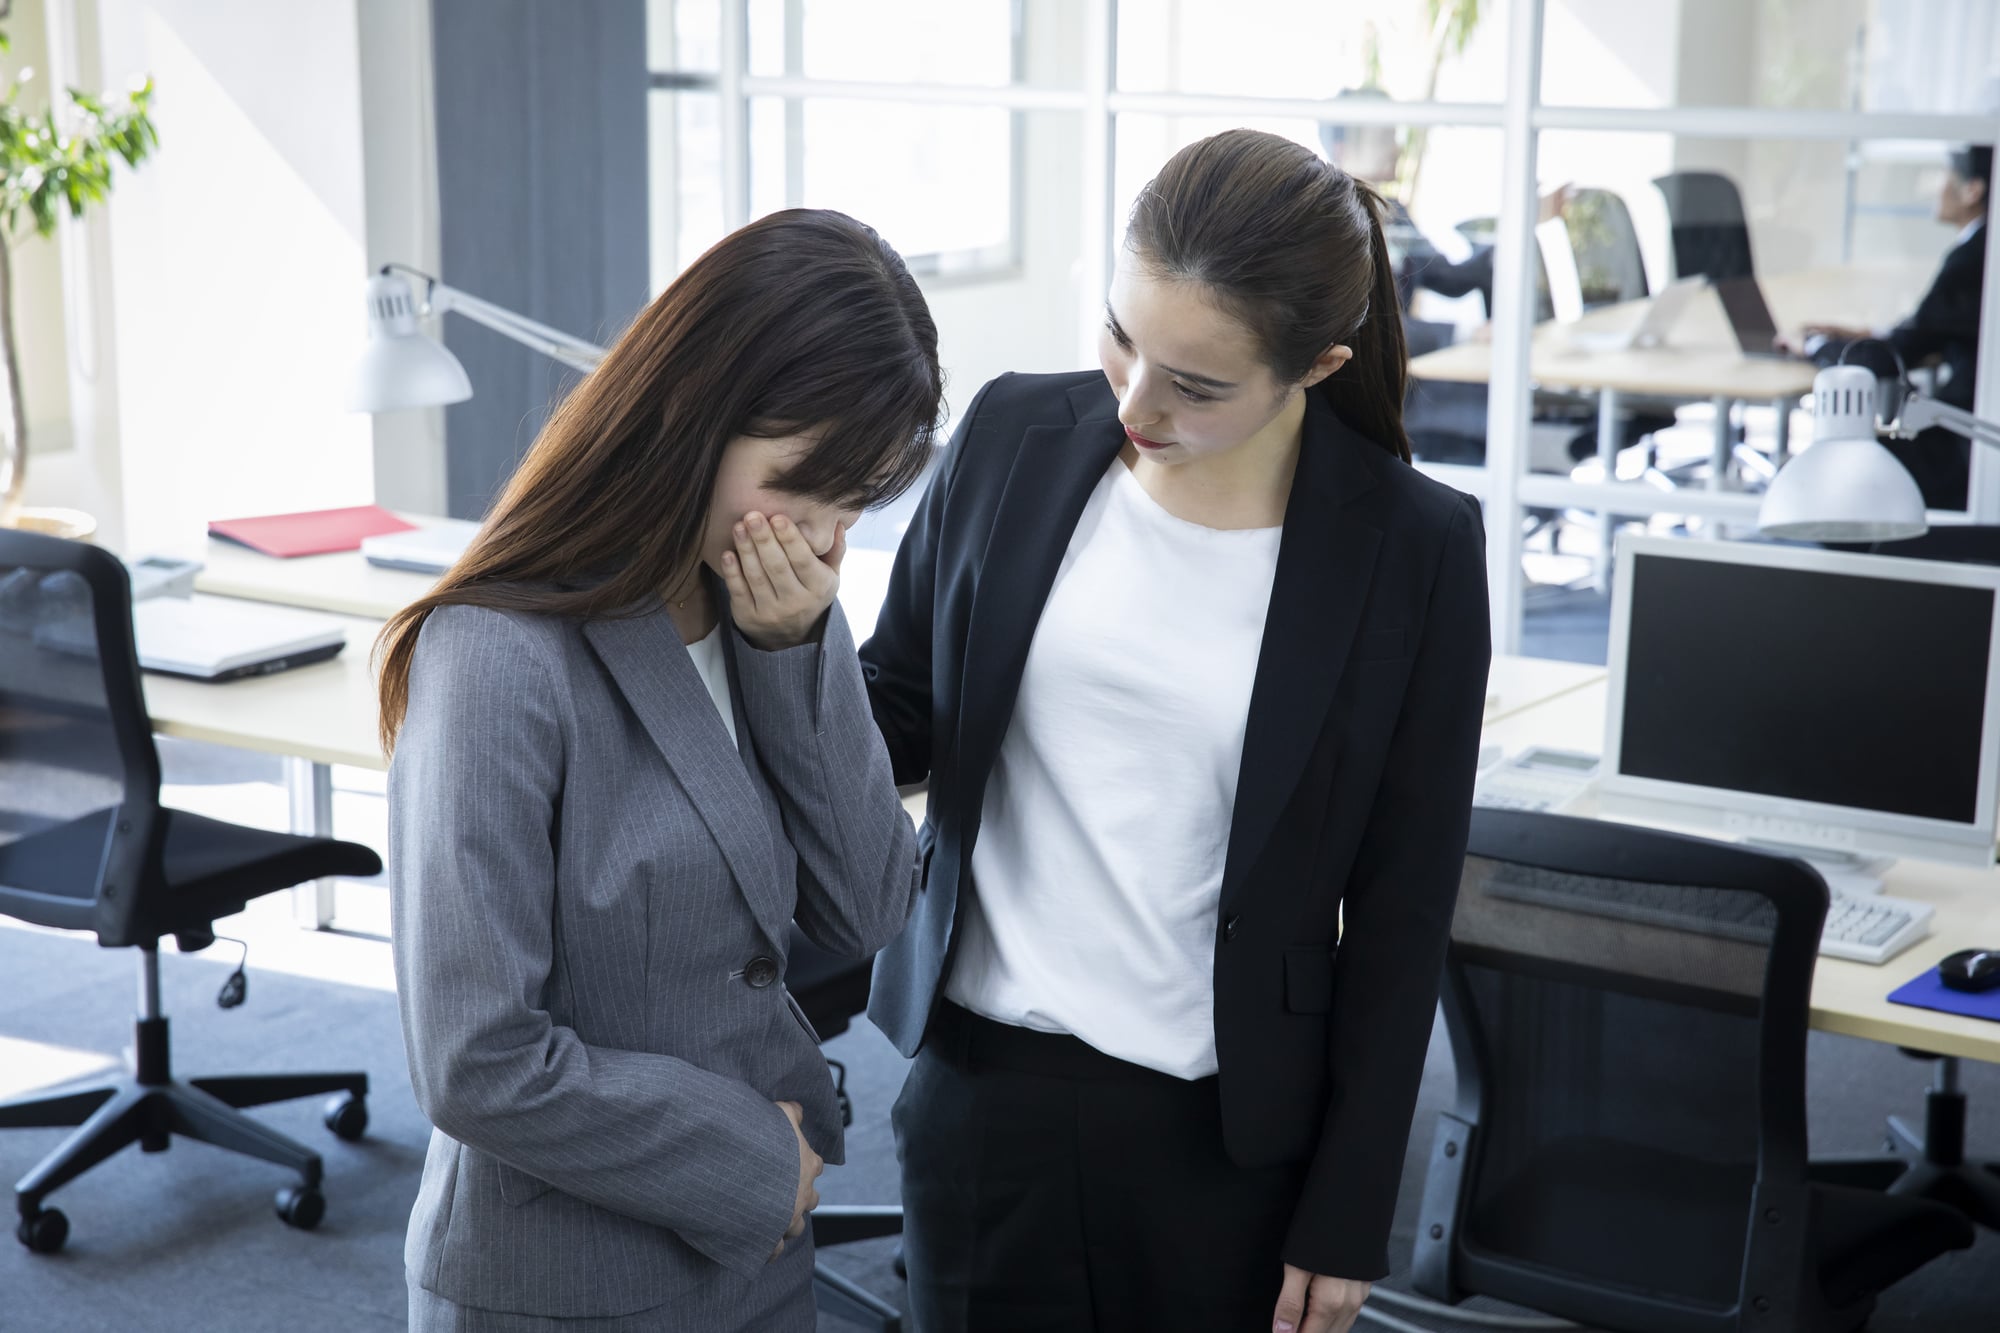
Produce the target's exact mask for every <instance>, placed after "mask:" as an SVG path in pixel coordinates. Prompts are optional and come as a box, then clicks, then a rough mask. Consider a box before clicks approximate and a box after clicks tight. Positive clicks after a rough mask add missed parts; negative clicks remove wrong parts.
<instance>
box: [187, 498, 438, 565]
mask: <svg viewBox="0 0 2000 1333" xmlns="http://www.w3.org/2000/svg"><path fill="white" fill-rule="evenodd" d="M415 527H416V524H414V523H405V522H404V521H403V520H402V519H400V518H397V517H396V516H395V515H394V514H392V513H390V512H389V511H388V510H386V509H383V508H382V507H381V506H379V505H356V506H354V507H353V508H351V509H316V510H313V511H312V512H311V513H305V514H267V515H265V516H264V517H262V518H221V519H217V520H215V521H214V522H212V523H210V524H209V525H208V535H209V536H211V537H220V538H222V539H223V540H224V541H231V542H236V543H237V544H238V545H241V546H247V547H249V548H250V549H251V550H253V551H262V552H263V553H264V554H265V555H276V556H294V555H325V554H326V553H327V552H329V551H358V550H360V549H361V539H362V538H363V537H377V536H380V535H382V534H383V533H385V532H409V531H411V530H413V529H414V528H415Z"/></svg>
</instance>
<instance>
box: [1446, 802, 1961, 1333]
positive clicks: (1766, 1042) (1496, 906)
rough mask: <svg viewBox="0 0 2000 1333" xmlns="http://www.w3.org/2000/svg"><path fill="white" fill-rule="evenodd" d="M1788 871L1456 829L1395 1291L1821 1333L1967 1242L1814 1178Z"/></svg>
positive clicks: (1566, 831) (1556, 832)
mask: <svg viewBox="0 0 2000 1333" xmlns="http://www.w3.org/2000/svg"><path fill="white" fill-rule="evenodd" d="M1826 904H1827V893H1826V885H1825V883H1824V882H1823V881H1822V880H1821V879H1820V877H1819V875H1818V874H1817V873H1816V872H1814V871H1813V870H1811V869H1810V868H1809V867H1807V866H1806V865H1805V864H1804V863H1802V862H1799V861H1795V860H1790V859H1786V858H1780V857H1774V856H1767V855H1763V854H1761V853H1757V852H1751V851H1747V850H1744V849H1742V848H1738V847H1731V846H1725V845H1722V844H1718V843H1711V842H1706V841H1702V840H1700V839H1695V838H1685V837H1680V836H1677V835H1674V834H1669V833H1661V832H1655V831H1652V830H1648V829H1640V828H1634V827H1630V826H1626V825H1618V824H1611V823H1606V822H1600V821H1596V820H1582V819H1570V818H1564V817H1562V816H1558V815H1545V814H1532V813H1527V812H1521V811H1505V810H1475V811H1474V812H1473V816H1472V831H1471V839H1470V844H1469V849H1468V851H1467V854H1466V861H1465V871H1464V875H1463V877H1462V879H1461V883H1460V890H1459V901H1458V907H1457V911H1456V915H1455V917H1454V919H1453V922H1452V931H1451V943H1450V946H1449V950H1448V956H1447V961H1446V966H1445V989H1444V1012H1445V1022H1446V1027H1447V1029H1448V1031H1449V1033H1450V1037H1451V1047H1452V1056H1453V1062H1454V1064H1455V1065H1456V1067H1457V1073H1458V1102H1457V1105H1456V1106H1455V1107H1454V1108H1453V1109H1452V1110H1451V1111H1449V1112H1446V1113H1443V1114H1441V1115H1440V1116H1439V1120H1438V1127H1437V1135H1436V1141H1435V1146H1434V1148H1433V1151H1432V1154H1431V1160H1430V1168H1429V1174H1428V1176H1427V1178H1426V1181H1425V1185H1424V1194H1423V1202H1422V1205H1421V1210H1420V1213H1419V1216H1418V1223H1417V1241H1416V1251H1415V1273H1414V1277H1415V1280H1416V1286H1417V1289H1418V1290H1419V1291H1421V1292H1423V1293H1424V1294H1425V1295H1428V1296H1432V1297H1435V1298H1437V1299H1441V1300H1446V1301H1453V1302H1456V1301H1458V1300H1461V1299H1463V1298H1464V1297H1466V1296H1468V1295H1472V1294H1485V1295H1489V1296H1496V1297H1499V1298H1500V1299H1502V1300H1506V1301H1511V1302H1514V1303H1516V1304H1519V1305H1525V1306H1529V1307H1531V1308H1534V1309H1538V1310H1542V1311H1546V1312H1547V1313H1549V1314H1554V1315H1560V1316H1562V1317H1564V1318H1568V1319H1573V1320H1576V1321H1578V1322H1580V1323H1583V1324H1585V1325H1587V1326H1590V1327H1594V1328H1603V1329H1615V1330H1629V1333H1721V1331H1722V1330H1730V1331H1732V1333H1734V1331H1736V1330H1746V1331H1747V1330H1753V1329H1755V1330H1763V1329H1770V1330H1777V1329H1784V1330H1787V1333H1834V1331H1835V1330H1842V1331H1844V1330H1851V1329H1857V1328H1859V1327H1861V1325H1862V1324H1863V1323H1864V1322H1866V1320H1867V1318H1868V1315H1869V1312H1870V1311H1871V1309H1872V1308H1873V1306H1874V1303H1875V1297H1876V1295H1877V1294H1878V1293H1879V1292H1881V1291H1882V1290H1883V1289H1884V1288H1886V1287H1888V1286H1889V1285H1890V1284H1892V1283H1894V1282H1896V1281H1899V1280H1900V1279H1902V1278H1903V1277H1905V1276H1907V1275H1908V1274H1909V1273H1911V1272H1913V1271H1915V1270H1916V1269H1917V1268H1919V1267H1921V1266H1922V1265H1923V1264H1925V1263H1927V1262H1929V1261H1930V1260H1931V1259H1933V1258H1935V1257H1937V1256H1938V1255H1940V1254H1942V1253H1944V1252H1945V1251H1947V1250H1953V1249H1964V1248H1966V1247H1968V1246H1969V1245H1971V1244H1972V1240H1973V1232H1972V1227H1971V1225H1970V1224H1969V1223H1968V1222H1967V1221H1966V1220H1965V1218H1964V1217H1962V1216H1961V1215H1959V1214H1958V1213H1956V1212H1954V1211H1953V1210H1951V1209H1949V1208H1946V1207H1944V1206H1943V1205H1941V1204H1937V1203H1931V1202H1928V1201H1925V1200H1920V1199H1910V1198H1902V1197H1897V1196H1894V1195H1888V1194H1882V1193H1878V1192H1874V1191H1869V1190H1863V1189H1853V1188H1844V1187H1841V1186H1839V1185H1834V1184H1826V1183H1821V1182H1818V1181H1815V1180H1814V1179H1813V1178H1812V1177H1811V1175H1810V1173H1809V1171H1808V1167H1807V1159H1806V1108H1805V1059H1806V1016H1807V1011H1808V996H1809V994H1810V991H1811V988H1812V973H1813V966H1814V963H1815V962H1816V960H1817V949H1818V940H1819V932H1820V927H1821V925H1822V923H1823V922H1824V920H1825V916H1826Z"/></svg>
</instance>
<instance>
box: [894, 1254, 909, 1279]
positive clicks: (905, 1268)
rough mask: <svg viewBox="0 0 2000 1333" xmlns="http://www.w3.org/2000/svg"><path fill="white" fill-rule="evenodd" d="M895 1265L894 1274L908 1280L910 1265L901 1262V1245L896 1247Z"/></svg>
mask: <svg viewBox="0 0 2000 1333" xmlns="http://www.w3.org/2000/svg"><path fill="white" fill-rule="evenodd" d="M895 1266H896V1276H897V1277H899V1278H901V1279H903V1281H905V1282H908V1281H909V1280H910V1266H909V1265H908V1264H906V1263H904V1262H903V1247H902V1246H900V1245H898V1246H897V1247H896V1265H895Z"/></svg>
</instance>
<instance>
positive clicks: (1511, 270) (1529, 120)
mask: <svg viewBox="0 0 2000 1333" xmlns="http://www.w3.org/2000/svg"><path fill="white" fill-rule="evenodd" d="M1541 91H1542V0H1516V3H1515V4H1514V5H1512V6H1511V7H1510V9H1509V11H1508V24H1507V103H1506V113H1505V116H1504V117H1503V119H1502V121H1501V178H1500V215H1499V234H1498V236H1496V237H1495V241H1494V255H1493V361H1492V367H1493V369H1492V380H1491V383H1490V385H1489V392H1488V394H1487V399H1486V578H1487V586H1488V589H1489V590H1490V594H1491V597H1492V603H1493V606H1492V610H1493V650H1494V651H1495V652H1500V653H1513V652H1518V651H1520V646H1521V598H1522V591H1523V590H1522V576H1521V517H1522V510H1521V477H1522V475H1523V474H1524V473H1525V472H1526V470H1527V458H1528V418H1529V415H1530V407H1531V405H1532V400H1533V393H1532V390H1531V389H1530V386H1529V383H1528V348H1529V342H1530V340H1531V339H1532V338H1533V336H1534V324H1535V291H1534V274H1533V269H1532V265H1531V259H1532V252H1533V247H1534V235H1535V148H1536V143H1535V134H1536V131H1535V123H1534V109H1535V104H1536V102H1537V101H1538V100H1539V99H1540V97H1541Z"/></svg>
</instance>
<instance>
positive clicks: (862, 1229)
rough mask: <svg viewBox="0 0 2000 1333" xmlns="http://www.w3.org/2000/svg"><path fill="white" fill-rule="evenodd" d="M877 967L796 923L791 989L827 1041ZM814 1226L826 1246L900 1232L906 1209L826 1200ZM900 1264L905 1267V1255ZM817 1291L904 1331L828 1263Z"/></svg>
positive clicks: (843, 1111) (840, 1069) (893, 1315)
mask: <svg viewBox="0 0 2000 1333" xmlns="http://www.w3.org/2000/svg"><path fill="white" fill-rule="evenodd" d="M874 970H875V960H874V959H872V958H863V959H859V960H856V959H853V958H841V957H838V956H837V955H834V954H830V953H828V952H827V951H826V950H824V949H822V948H820V947H819V946H818V945H816V944H814V943H813V942H812V941H811V940H808V939H807V938H806V937H805V936H804V935H803V934H801V933H800V931H799V928H798V927H797V926H793V927H792V939H791V950H790V955H789V958H788V961H787V962H786V965H785V988H786V989H787V990H789V991H790V992H791V993H792V998H793V999H795V1000H797V1001H798V1002H799V1008H801V1009H803V1010H805V1013H806V1018H807V1019H808V1020H809V1021H810V1022H811V1023H812V1025H813V1031H814V1032H816V1033H818V1034H819V1039H820V1041H821V1042H825V1041H826V1040H828V1039H829V1038H832V1037H837V1036H839V1035H840V1034H841V1033H843V1032H845V1031H847V1028H848V1025H849V1022H850V1021H851V1020H852V1019H853V1017H854V1016H855V1015H856V1014H859V1013H861V1012H863V1011H864V1010H866V1009H867V1008H868V983H869V979H870V977H871V976H872V975H873V974H874ZM827 1063H828V1064H829V1065H831V1066H832V1067H833V1075H834V1087H835V1090H836V1091H837V1093H838V1095H839V1097H840V1120H841V1123H842V1124H853V1123H854V1107H853V1104H852V1103H851V1102H850V1101H849V1100H848V1096H847V1070H846V1067H845V1066H843V1065H842V1064H841V1063H840V1062H839V1061H838V1060H829V1061H828V1062H827ZM812 1229H813V1244H814V1245H815V1246H818V1247H821V1248H824V1247H825V1246H828V1245H846V1244H849V1243H851V1242H853V1241H860V1240H874V1239H876V1238H878V1237H881V1236H897V1235H901V1234H902V1231H903V1210H902V1208H901V1207H900V1206H897V1205H893V1204H891V1205H871V1204H823V1205H821V1206H820V1207H818V1208H815V1209H814V1210H813V1213H812ZM896 1267H897V1271H899V1272H900V1271H901V1269H902V1259H901V1257H900V1256H898V1258H897V1261H896ZM813 1295H814V1296H815V1298H816V1299H817V1301H818V1303H819V1308H820V1309H821V1310H823V1311H825V1312H826V1313H828V1314H832V1315H838V1316H839V1317H840V1318H842V1319H848V1320H852V1321H853V1322H855V1323H857V1324H862V1325H865V1326H867V1327H869V1328H874V1329H878V1330H880V1333H902V1327H903V1312H902V1311H901V1310H898V1309H897V1308H896V1307H895V1306H893V1305H890V1304H888V1303H887V1302H885V1301H883V1300H882V1299H881V1298H879V1297H877V1296H876V1295H875V1294H874V1293H873V1292H870V1291H869V1290H868V1289H867V1288H865V1287H863V1286H861V1285H860V1284H859V1283H856V1282H853V1281H850V1280H849V1279H847V1278H845V1277H842V1276H841V1275H840V1274H839V1273H836V1272H834V1271H833V1270H832V1269H831V1268H828V1267H827V1266H826V1265H825V1264H816V1265H815V1266H814V1268H813Z"/></svg>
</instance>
